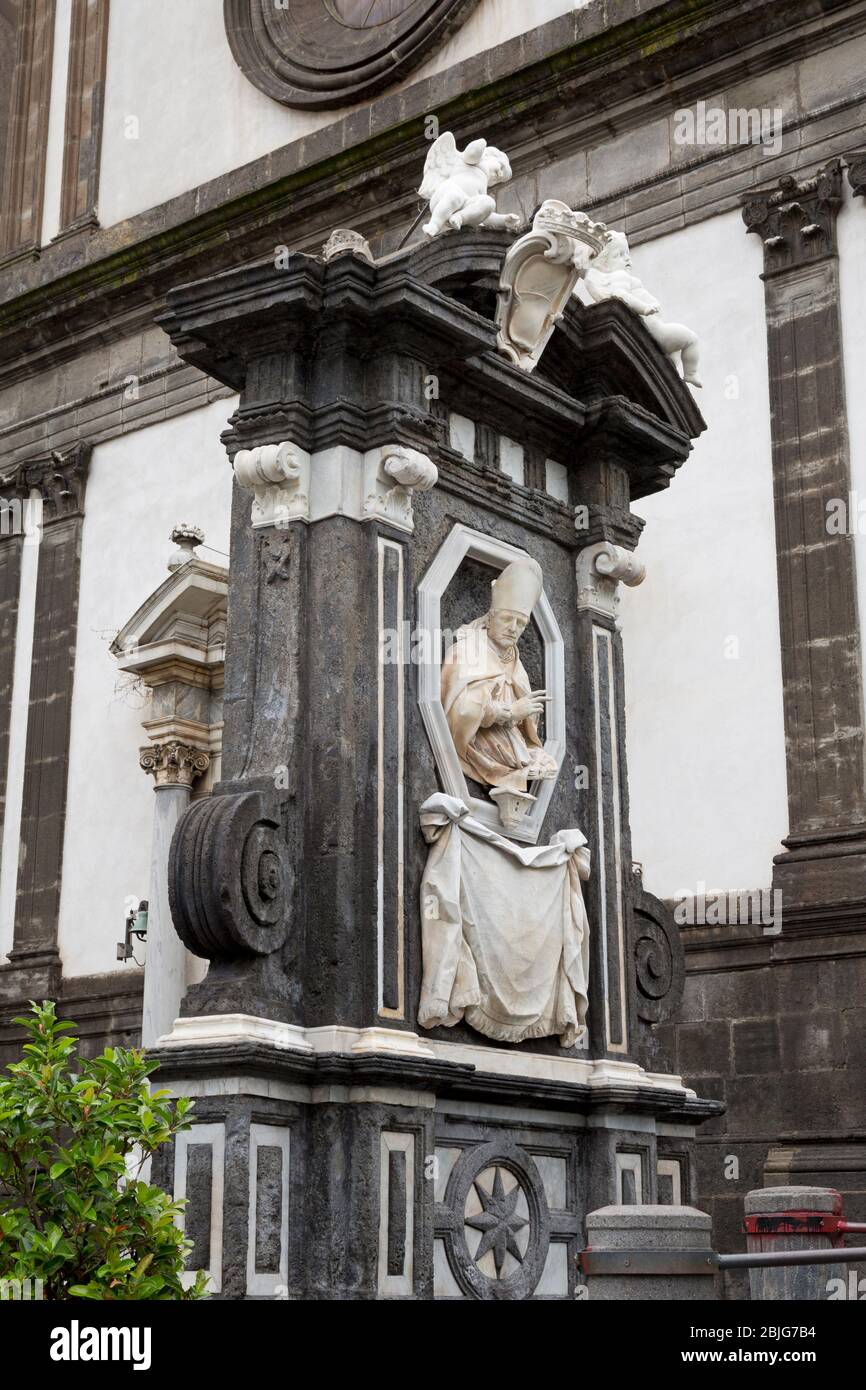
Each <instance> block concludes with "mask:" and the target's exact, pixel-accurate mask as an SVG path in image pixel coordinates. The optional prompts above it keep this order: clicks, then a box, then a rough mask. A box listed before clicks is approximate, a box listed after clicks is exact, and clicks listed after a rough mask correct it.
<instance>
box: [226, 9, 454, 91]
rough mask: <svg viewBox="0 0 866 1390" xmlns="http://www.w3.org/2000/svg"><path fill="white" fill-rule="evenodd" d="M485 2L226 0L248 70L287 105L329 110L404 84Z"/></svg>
mask: <svg viewBox="0 0 866 1390" xmlns="http://www.w3.org/2000/svg"><path fill="white" fill-rule="evenodd" d="M477 3H478V0H224V6H223V15H224V22H225V28H226V35H227V37H228V41H229V46H230V48H231V51H232V55H233V57H234V60H235V62H236V63H237V64H238V67H239V68H240V69H241V71H242V72H243V74H244V76H245V77H246V78H247V79H248V80H249V81H250V82H252V84H253V86H254V87H258V89H259V91H261V92H265V93H266V94H267V95H268V96H269V97H273V98H274V100H275V101H280V102H282V103H283V105H285V106H303V107H308V108H312V109H318V110H325V109H327V108H328V107H334V106H346V105H349V104H350V103H353V102H359V101H363V100H365V99H367V98H369V97H371V96H373V95H374V94H375V93H377V92H380V91H382V90H383V89H384V88H385V87H390V86H393V85H394V83H396V82H399V81H400V80H401V79H402V78H403V77H404V76H405V75H406V73H408V72H410V71H411V70H412V68H415V67H417V66H418V65H419V63H422V62H423V61H424V59H425V58H427V57H429V56H430V54H432V53H433V52H434V51H435V50H436V49H437V48H438V47H439V46H440V45H441V44H443V43H444V42H445V41H446V40H447V39H448V38H449V37H450V36H451V34H452V33H454V31H455V30H456V29H457V28H458V26H459V25H460V24H461V23H462V22H463V20H464V19H466V17H467V16H468V15H469V14H470V13H471V11H472V10H473V9H474V8H475V6H476V4H477Z"/></svg>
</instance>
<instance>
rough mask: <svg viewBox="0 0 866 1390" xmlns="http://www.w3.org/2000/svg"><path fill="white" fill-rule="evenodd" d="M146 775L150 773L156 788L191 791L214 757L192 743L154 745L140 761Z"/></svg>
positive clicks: (142, 754) (141, 754)
mask: <svg viewBox="0 0 866 1390" xmlns="http://www.w3.org/2000/svg"><path fill="white" fill-rule="evenodd" d="M138 762H139V766H140V767H141V769H142V771H143V772H149V773H150V774H151V776H152V777H153V780H154V787H155V789H156V790H159V788H160V787H177V786H180V787H191V786H192V784H193V782H194V781H195V779H196V777H201V776H202V775H203V774H204V773H205V772H207V770H208V768H209V767H210V753H207V752H205V750H204V749H203V748H196V747H195V746H194V745H193V744H190V743H179V742H176V741H172V742H170V743H154V744H151V745H150V746H149V747H147V748H142V749H141V750H140V752H139V758H138Z"/></svg>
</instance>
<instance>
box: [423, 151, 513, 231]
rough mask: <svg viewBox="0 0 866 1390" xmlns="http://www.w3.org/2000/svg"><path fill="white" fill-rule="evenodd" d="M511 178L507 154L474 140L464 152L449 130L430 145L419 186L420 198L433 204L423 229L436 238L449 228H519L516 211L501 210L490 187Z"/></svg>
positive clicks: (510, 229) (511, 229)
mask: <svg viewBox="0 0 866 1390" xmlns="http://www.w3.org/2000/svg"><path fill="white" fill-rule="evenodd" d="M510 178H511V165H510V163H509V162H508V155H507V154H503V152H502V150H497V149H496V148H495V147H494V146H493V145H488V143H487V141H486V140H473V141H471V143H470V144H468V145H467V146H466V149H465V150H463V151H462V152H461V151H460V150H458V148H457V142H456V140H455V139H454V136H453V135H452V133H451V131H450V130H447V131H445V133H444V134H443V135H440V136H439V139H438V140H436V141H435V142H434V144H433V145H432V146H431V147H430V151H429V153H428V155H427V160H426V162H425V164H424V179H423V182H422V184H421V187H420V188H419V189H418V193H419V195H420V197H422V198H426V199H427V201H428V203H429V204H430V221H429V222H425V224H424V226H423V228H422V231H423V232H424V234H425V236H428V237H435V236H438V235H439V234H440V232H444V231H447V230H448V229H449V228H454V229H459V228H460V227H504V228H507V229H508V230H509V231H516V230H517V228H518V227H519V226H520V218H519V217H515V216H514V214H513V213H504V214H503V213H498V212H497V211H496V200H495V198H492V197H491V195H490V193H489V192H488V189H490V188H493V187H494V186H495V185H496V184H497V183H507V182H508V180H509V179H510Z"/></svg>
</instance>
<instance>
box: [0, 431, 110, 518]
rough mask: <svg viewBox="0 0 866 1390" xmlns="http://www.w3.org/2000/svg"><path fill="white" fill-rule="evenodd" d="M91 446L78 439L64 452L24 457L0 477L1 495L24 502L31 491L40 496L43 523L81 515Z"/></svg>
mask: <svg viewBox="0 0 866 1390" xmlns="http://www.w3.org/2000/svg"><path fill="white" fill-rule="evenodd" d="M92 452H93V446H92V445H91V444H88V443H85V442H84V441H79V442H78V443H77V444H73V445H72V447H71V448H69V449H66V450H64V451H63V453H60V452H59V451H57V450H55V451H53V452H52V453H50V454H46V455H43V456H39V457H37V458H34V459H26V460H25V461H24V462H23V463H19V464H17V465H16V466H15V467H14V468H13V469H11V470H10V471H9V472H8V473H5V474H3V475H2V476H0V495H2V496H3V497H4V499H5V500H6V501H9V500H10V499H11V498H13V497H17V498H19V499H20V500H21V501H25V500H26V499H27V498H29V496H30V494H31V493H32V492H33V491H36V492H38V493H39V494H40V495H41V498H42V508H43V511H42V524H43V525H44V526H48V525H50V524H51V522H53V521H63V520H65V519H66V518H67V517H70V516H80V515H81V514H82V513H83V511H84V491H85V487H86V485H87V472H88V468H89V466H90V455H91V453H92Z"/></svg>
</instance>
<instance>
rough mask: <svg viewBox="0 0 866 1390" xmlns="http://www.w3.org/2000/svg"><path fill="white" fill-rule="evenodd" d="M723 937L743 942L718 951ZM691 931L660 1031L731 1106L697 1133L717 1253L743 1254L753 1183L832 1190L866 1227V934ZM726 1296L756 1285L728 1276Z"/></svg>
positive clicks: (684, 1070) (685, 1068)
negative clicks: (669, 1016)
mask: <svg viewBox="0 0 866 1390" xmlns="http://www.w3.org/2000/svg"><path fill="white" fill-rule="evenodd" d="M747 930H748V931H749V932H750V935H749V937H748V938H746V937H745V932H746V931H747ZM724 932H728V933H730V934H735V935H738V936H739V940H738V941H736V940H734V941H732V942H731V943H730V944H729V945H728V946H727V947H722V946H719V944H718V938H719V935H720V933H724ZM683 937H684V939H685V946H686V967H687V975H686V984H685V991H684V995H683V1001H682V1004H681V1006H680V1009H679V1011H678V1013H677V1015H676V1017H675V1018H674V1019H673V1020H672V1021H670V1022H669V1023H666V1024H662V1025H660V1026H659V1028H658V1029H657V1033H658V1035H659V1040H660V1041H661V1042H662V1043H663V1045H664V1047H665V1049H666V1051H667V1052H668V1054H669V1056H670V1058H671V1062H672V1064H673V1066H674V1069H675V1070H676V1071H678V1072H680V1073H681V1074H682V1075H683V1077H684V1079H685V1080H686V1081H687V1082H688V1084H689V1085H691V1086H693V1087H694V1088H695V1089H696V1090H697V1091H698V1092H699V1094H700V1095H702V1096H708V1097H712V1098H713V1099H716V1100H723V1101H724V1102H725V1104H726V1106H727V1110H726V1113H725V1114H724V1115H721V1116H719V1117H717V1118H715V1119H711V1120H708V1121H707V1123H706V1124H704V1125H703V1126H702V1127H701V1129H700V1130H699V1131H698V1139H697V1187H698V1205H699V1206H700V1207H701V1208H702V1209H703V1210H704V1211H707V1212H709V1213H710V1214H711V1215H712V1218H713V1237H714V1243H715V1246H716V1248H717V1249H719V1250H722V1251H726V1252H734V1251H740V1250H745V1236H744V1235H743V1233H742V1221H743V1198H744V1196H745V1194H746V1192H748V1191H749V1190H750V1189H751V1188H755V1187H764V1186H777V1185H784V1184H787V1183H789V1182H791V1183H798V1184H799V1183H806V1184H814V1185H816V1186H819V1187H835V1188H837V1189H838V1190H839V1191H840V1192H841V1193H842V1194H843V1197H844V1210H845V1215H846V1217H847V1218H848V1219H849V1220H852V1221H866V951H864V936H863V934H862V933H861V932H858V931H852V932H846V933H842V932H836V933H824V932H815V933H814V934H813V937H812V938H809V937H802V936H801V937H794V938H793V939H789V938H787V937H786V934H785V932H784V928H783V931H782V933H781V934H780V935H779V936H777V937H771V938H768V937H762V936H761V929H760V927H752V928H742V927H741V928H738V927H728V928H714V929H711V928H686V929H684V931H683ZM711 937H715V941H714V942H713V941H711V940H710V939H709V938H711ZM726 954H727V955H729V956H737V957H738V959H737V961H736V962H734V961H731V962H729V963H726V961H725V956H726ZM747 955H748V956H751V961H749V960H744V959H743V957H744V956H747ZM860 1241H861V1237H858V1236H852V1237H849V1243H851V1244H859V1243H860ZM859 1273H860V1274H861V1275H862V1273H864V1271H862V1270H861V1271H859ZM725 1294H726V1296H727V1297H729V1298H740V1297H748V1283H747V1280H746V1279H745V1278H744V1277H743V1276H740V1275H738V1276H735V1277H733V1278H728V1279H727V1280H726V1284H725Z"/></svg>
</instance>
